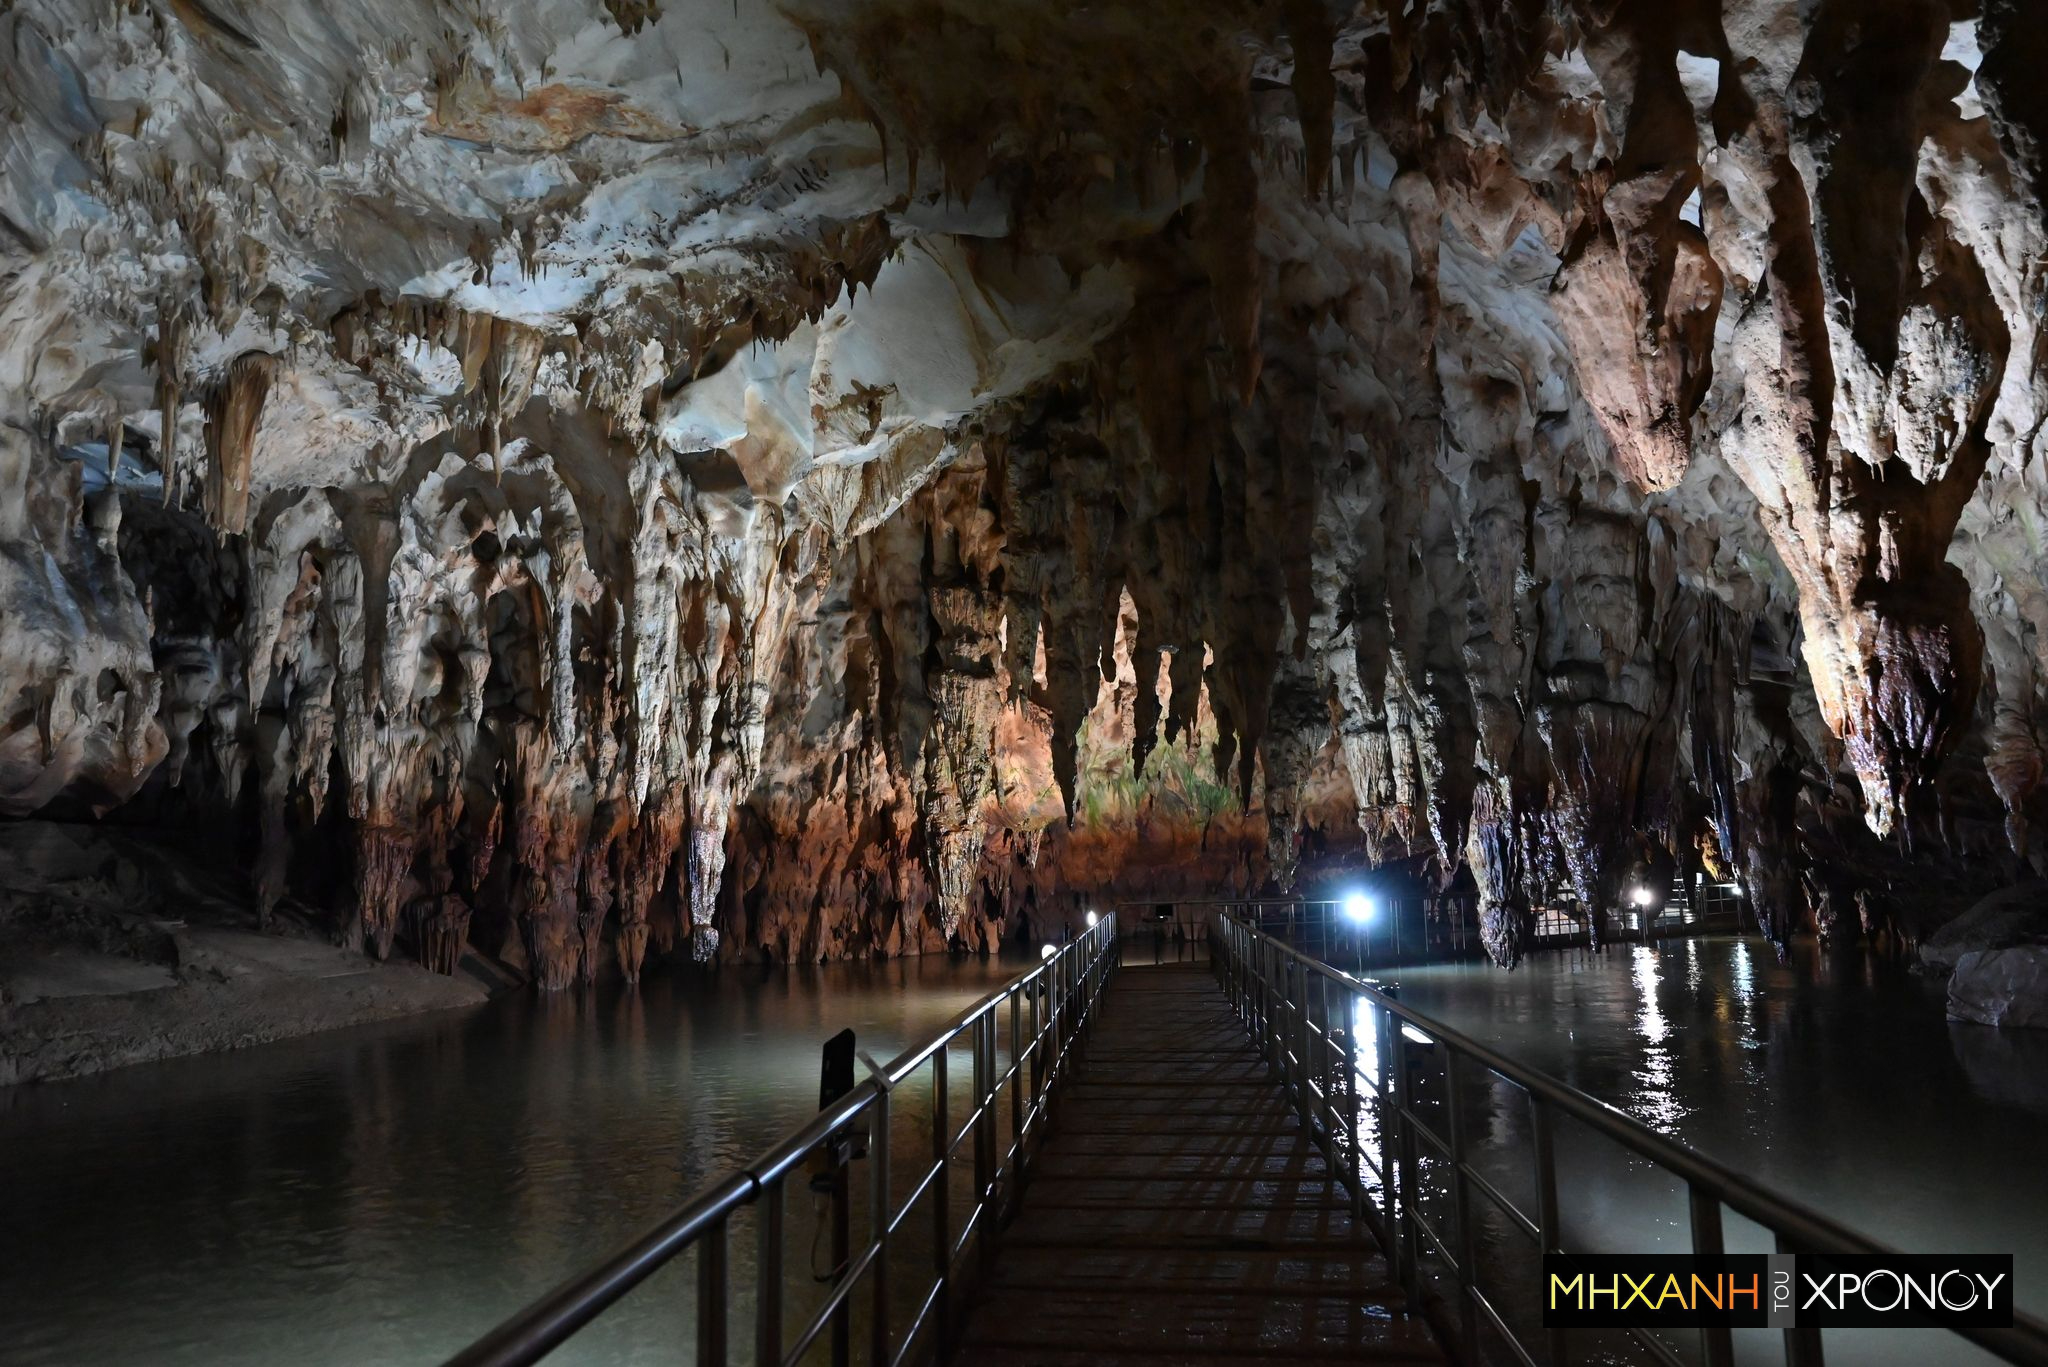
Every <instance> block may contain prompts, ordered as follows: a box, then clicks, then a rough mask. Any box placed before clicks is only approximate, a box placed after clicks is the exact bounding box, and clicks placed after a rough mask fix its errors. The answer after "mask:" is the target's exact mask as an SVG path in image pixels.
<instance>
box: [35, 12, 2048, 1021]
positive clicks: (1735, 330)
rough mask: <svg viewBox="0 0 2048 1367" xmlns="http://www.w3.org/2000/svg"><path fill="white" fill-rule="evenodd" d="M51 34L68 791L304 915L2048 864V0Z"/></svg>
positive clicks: (528, 915) (656, 952)
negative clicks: (2047, 819) (196, 842)
mask: <svg viewBox="0 0 2048 1367" xmlns="http://www.w3.org/2000/svg"><path fill="white" fill-rule="evenodd" d="M0 31H4V35H5V37H6V39H7V42H6V43H5V44H4V45H0V51H4V52H5V53H6V56H5V57H4V58H0V66H4V70H5V75H6V79H5V80H4V81H0V111H4V113H5V114H6V116H7V124H6V126H7V127H8V129H9V130H10V131H9V133H8V135H7V139H6V141H5V143H4V146H0V158H4V161H0V165H4V168H5V174H4V178H0V187H4V188H0V319H4V320H5V327H4V329H0V815H4V816H6V817H10V818H18V817H24V816H29V815H34V814H40V815H44V816H52V815H55V816H60V817H63V818H65V819H67V820H68V819H79V820H86V819H90V820H101V821H106V822H110V823H114V824H117V825H121V826H125V827H133V828H137V829H145V830H153V831H157V832H163V833H203V835H204V836H205V838H206V840H207V841H208V842H209V843H210V847H211V849H212V850H213V851H214V854H215V856H216V858H217V861H218V863H219V864H220V865H221V866H222V867H224V868H228V869H231V870H233V871H234V873H235V876H236V878H238V879H239V880H241V883H242V884H243V885H244V886H245V887H246V889H247V890H248V893H249V895H251V896H252V897H253V898H254V901H255V907H256V910H257V912H258V916H259V919H260V920H261V922H262V923H263V924H265V925H274V924H278V923H280V922H281V921H282V920H285V919H288V918H289V915H290V914H291V908H293V907H295V906H302V907H309V908H311V909H312V914H313V918H314V920H315V921H316V922H317V923H318V924H319V925H320V926H321V929H322V932H323V933H325V934H330V935H332V936H333V937H334V938H336V939H338V940H339V941H341V942H342V943H343V944H344V945H345V946H347V947H348V948H349V949H350V951H351V952H354V951H356V950H360V951H361V952H362V953H364V954H366V955H368V956H370V957H373V958H377V959H385V958H413V959H417V960H418V961H419V962H420V963H422V964H424V965H425V966H427V967H429V968H432V969H434V970H437V971H439V972H442V973H447V972H451V971H454V970H456V969H457V968H458V966H459V965H461V964H462V963H463V962H464V961H465V957H466V956H467V955H469V954H471V953H472V951H475V952H478V953H481V954H483V955H485V956H488V957H489V958H491V959H492V960H494V961H499V962H503V963H505V964H507V965H509V966H510V967H511V968H512V969H513V970H514V971H516V972H517V973H519V974H521V975H523V976H526V977H530V979H531V980H532V981H534V982H536V983H538V984H539V985H540V986H542V987H544V988H549V989H560V988H566V987H569V986H571V985H573V984H576V983H578V982H588V981H591V980H593V979H595V978H597V977H600V976H604V975H609V974H613V973H617V974H621V975H623V976H624V977H626V978H627V979H629V980H630V979H636V978H637V977H638V976H639V975H640V974H641V973H642V972H643V971H644V969H645V967H646V966H647V964H648V963H649V961H650V960H652V959H655V958H658V957H662V956H671V957H674V958H677V959H695V960H698V961H719V960H731V959H736V958H742V957H759V956H766V957H770V958H778V959H818V958H830V957H840V956H850V955H866V954H897V953H913V952H919V951H925V950H935V949H940V948H943V947H946V946H949V945H950V946H956V947H961V948H967V949H978V948H985V947H987V946H989V945H991V944H993V943H995V942H996V941H997V940H999V939H1000V938H1002V937H1006V936H1017V935H1027V936H1032V937H1039V936H1045V935H1049V934H1054V933H1056V932H1057V930H1058V928H1059V927H1060V926H1062V925H1069V924H1073V923H1074V922H1075V921H1076V918H1077V917H1078V915H1079V913H1080V911H1081V910H1082V908H1083V907H1084V906H1085V905H1101V904H1106V903H1108V902H1110V901H1112V900H1115V899H1118V898H1123V897H1130V898H1140V899H1142V898H1146V897H1153V896H1162V895H1168V894H1172V893H1182V892H1203V893H1210V894H1222V893H1241V892H1253V891H1261V890H1282V889H1286V888H1289V887H1295V886H1306V887H1311V888H1313V887H1318V886H1322V885H1326V884H1328V883H1330V882H1331V881H1332V880H1333V879H1335V878H1337V877H1338V876H1340V875H1341V874H1344V873H1345V872H1346V871H1351V870H1358V869H1363V868H1365V867H1368V866H1399V867H1400V868H1401V869H1402V870H1404V872H1405V873H1406V874H1407V875H1409V876H1413V877H1416V878H1419V879H1420V880H1422V881H1423V883H1424V884H1425V885H1426V886H1447V885H1449V883H1450V881H1451V880H1452V879H1453V878H1461V877H1463V876H1465V874H1464V873H1461V870H1464V871H1469V877H1470V879H1471V880H1472V882H1473V884H1474V885H1476V888H1477V890H1478V894H1479V897H1480V901H1481V917H1482V922H1483V924H1484V926H1485V932H1486V940H1487V944H1488V947H1489V950H1490V952H1491V953H1492V955H1493V956H1494V957H1495V958H1496V959H1497V960H1498V961H1499V962H1501V963H1504V964H1512V963H1513V962H1514V961H1515V960H1516V958H1517V957H1518V956H1519V954H1520V953H1521V952H1522V948H1523V945H1524V942H1525V940H1526V937H1527V934H1528V930H1529V926H1530V924H1531V918H1532V916H1533V914H1534V911H1535V909H1536V908H1537V907H1539V906H1552V907H1566V908H1568V909H1571V910H1572V911H1574V913H1575V914H1577V915H1579V916H1580V917H1582V918H1583V919H1584V920H1585V922H1586V923H1587V924H1588V926H1589V927H1590V928H1592V929H1593V930H1594V932H1595V934H1596V935H1599V934H1604V933H1605V928H1606V926H1607V924H1608V922H1609V920H1610V918H1611V915H1612V913H1614V912H1615V911H1617V910H1618V909H1619V908H1620V907H1621V906H1622V903H1623V899H1624V895H1625V892H1626V887H1627V882H1628V879H1629V878H1630V876H1631V874H1630V870H1631V869H1634V868H1639V867H1643V866H1646V861H1647V862H1648V863H1651V864H1655V865H1656V866H1658V867H1664V866H1665V865H1666V864H1670V865H1673V866H1675V867H1677V868H1678V869H1679V870H1680V871H1681V872H1682V873H1687V874H1690V873H1697V872H1702V871H1704V872H1708V873H1711V874H1713V875H1714V876H1716V877H1717V878H1727V879H1732V880H1735V881H1738V882H1739V883H1741V884H1742V886H1743V890H1744V893H1745V899H1744V904H1745V906H1747V907H1749V908H1751V909H1752V911H1751V913H1750V914H1751V915H1753V916H1754V918H1755V922H1756V924H1757V926H1758V927H1759V928H1760V929H1762V930H1763V931H1764V932H1765V933H1767V934H1769V935H1770V936H1772V937H1773V938H1774V939H1775V940H1777V941H1778V942H1779V943H1780V944H1781V945H1782V944H1784V943H1785V942H1786V941H1787V940H1788V939H1789V937H1790V936H1791V935H1793V934H1794V933H1795V932H1797V931H1799V930H1801V929H1804V928H1807V927H1811V928H1814V929H1816V930H1818V931H1819V932H1820V933H1821V934H1822V935H1824V936H1855V935H1868V936H1870V937H1871V938H1873V939H1875V940H1881V941H1883V942H1884V943H1886V944H1887V945H1891V946H1895V947H1896V946H1901V945H1904V944H1908V943H1911V942H1913V941H1916V940H1919V939H1920V938H1922V937H1923V936H1925V935H1926V934H1927V933H1929V932H1930V931H1932V930H1933V929H1934V928H1935V927H1936V926H1938V925H1939V924H1940V923H1941V922H1942V921H1944V920H1945V919H1947V918H1948V917H1950V916H1952V915H1953V914H1955V913H1956V912H1958V911H1960V910H1962V909H1963V908H1965V907H1967V906H1969V905H1970V904H1971V903H1972V902H1974V901H1975V900H1976V899H1977V898H1979V897H1980V896H1982V895H1983V894H1984V893H1986V892H1987V891H1990V890H1991V889H1993V888H1995V887H1997V886H1999V885H2001V884H2004V883H2008V882H2010V881H2012V880H2013V879H2014V878H2015V877H2017V876H2019V875H2020V874H2021V873H2023V872H2026V871H2032V873H2034V874H2035V875H2039V874H2041V873H2043V872H2048V868H2044V866H2043V863H2042V860H2043V858H2044V849H2048V847H2044V846H2043V844H2042V834H2041V832H2042V823H2041V817H2042V815H2043V812H2042V804H2043V802H2044V801H2048V795H2044V793H2043V791H2042V784H2041V778H2042V772H2043V769H2042V753H2043V752H2042V742H2041V737H2040V734H2039V726H2038V722H2037V718H2038V717H2039V716H2040V715H2041V699H2042V696H2043V688H2044V683H2043V667H2044V656H2043V654H2042V647H2041V636H2042V627H2043V626H2044V625H2048V581H2044V578H2043V571H2042V568H2041V567H2042V565H2043V564H2044V563H2048V561H2044V558H2043V556H2042V554H2041V546H2040V541H2041V528H2042V526H2043V525H2044V524H2048V508H2044V502H2043V488H2042V479H2043V476H2042V469H2043V466H2042V460H2041V453H2040V451H2039V449H2038V448H2039V442H2040V437H2039V433H2040V430H2041V427H2042V414H2043V412H2044V411H2048V409H2044V401H2043V393H2044V391H2043V387H2042V381H2041V379H2040V370H2041V367H2040V360H2041V355H2042V347H2043V345H2044V342H2043V333H2042V330H2041V328H2040V326H2039V320H2040V318H2041V317H2042V316H2044V311H2048V309H2044V306H2048V280H2044V276H2043V267H2042V265H2041V263H2042V262H2043V261H2044V260H2048V246H2044V241H2043V239H2044V236H2048V225H2044V222H2043V216H2042V210H2041V193H2042V188H2041V186H2042V182H2041V177H2042V174H2043V167H2042V165H2041V151H2040V149H2041V146H2042V136H2043V133H2044V129H2048V110H2044V109H2043V108H2042V107H2041V100H2040V97H2039V96H2038V94H2037V93H2036V90H2037V87H2038V86H2039V82H2038V80H2036V79H2035V78H2034V76H2033V74H2032V73H2033V72H2034V70H2035V67H2036V65H2037V62H2036V59H2037V58H2038V57H2039V56H2040V55H2041V54H2042V53H2043V51H2044V49H2048V18H2044V16H2043V15H2042V14H2040V13H2039V12H2038V10H2037V7H2035V6H2031V5H2027V4H2024V3H2020V0H1984V3H1982V4H1968V5H1964V4H1954V5H1950V4H1944V3H1939V2H1938V0H1914V2H1913V3H1906V4H1897V5H1887V6H1874V7H1873V6H1856V5H1850V4H1847V3H1828V4H1822V5H1819V6H1814V5H1810V4H1799V3H1794V0H1723V2H1722V3H1714V0H1697V2H1690V3H1680V4H1673V5H1666V6H1654V7H1647V8H1646V7H1640V6H1636V7H1628V6H1624V7H1619V8H1617V7H1614V6H1607V5H1597V4H1591V3H1584V0H1532V3H1517V4H1513V5H1507V6H1502V5H1499V4H1496V3H1476V2H1475V3H1468V2H1467V0H1438V3H1434V4H1430V5H1426V6H1413V5H1394V4H1387V5H1382V4H1379V3H1373V2H1368V3H1362V4H1357V5H1332V4H1327V3H1322V0H1305V2H1304V3H1288V4H1283V5H1280V6H1254V5H1248V4H1240V3H1236V2H1235V0H1173V3H1171V4H1167V5H1164V6H1156V5H1155V6H1145V7H1137V6H1108V7H1102V6H1096V7H1090V8H1085V9H1079V10H1077V9H1074V8H1072V7H1069V6H1065V5H1060V4H1053V3H1031V2H1029V0H1027V2H1025V3H1019V4H1012V5H1004V6H998V7H989V6H973V5H965V4H957V3H951V2H950V0H805V3H801V4H797V5H794V6H791V7H788V9H787V10H786V11H783V10H775V9H771V8H768V7H760V6H753V5H741V6H738V7H734V6H731V5H728V4H726V3H724V0H717V2H716V3H711V2H710V0H704V2H703V3H697V2H696V0H692V2H691V3H674V0H668V2H665V3H633V4H619V3H607V4H599V3H596V2H595V0H518V2H517V3H513V4H511V5H509V6H499V7H495V8H493V9H491V10H490V12H489V13H484V12H482V11H478V10H476V9H475V8H474V7H465V6H459V5H453V4H442V3H430V4H423V5H414V6H410V7H395V6H391V5H388V4H382V3H378V0H338V2H336V3H322V4H319V5H314V4H311V3H310V0H283V2H282V3H278V4H271V5H263V6H256V5H250V4H244V3H239V0H219V2H218V3H209V4H207V5H185V4H179V5H170V4H159V3H148V2H145V3H139V4H121V5H88V6H84V7H80V6H78V5H75V4H69V3H58V0H24V2H23V3H21V4H19V5H16V6H15V7H13V8H12V9H10V10H9V11H8V13H7V14H6V15H4V16H0ZM1653 856H1654V857H1653ZM1660 861H1661V862H1660Z"/></svg>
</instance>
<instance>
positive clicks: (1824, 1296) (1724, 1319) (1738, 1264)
mask: <svg viewBox="0 0 2048 1367" xmlns="http://www.w3.org/2000/svg"><path fill="white" fill-rule="evenodd" d="M1539 1292H1540V1295H1539V1300H1538V1303H1539V1304H1540V1305H1542V1307H1543V1326H1544V1328H1546V1329H1602V1328H1605V1329H1623V1328H1637V1329H1655V1328H1672V1329H1684V1328H1697V1327H1700V1326H1702V1325H1710V1324H1725V1325H1728V1326H1730V1327H1733V1328H1742V1327H1757V1328H1770V1329H1789V1328H1793V1327H1795V1326H1797V1327H1801V1328H1806V1327H1812V1328H1822V1329H1826V1328H1843V1329H1871V1328H1900V1329H1910V1328H1929V1327H1933V1328H1956V1327H1959V1326H1974V1327H1978V1328H2009V1327H2011V1325H2012V1312H2013V1285H2012V1255H2011V1254H2010V1253H1959V1254H1936V1253H1916V1254H1888V1255H1864V1254H1832V1253H1822V1254H1813V1253H1800V1254H1763V1253H1756V1254H1744V1253H1731V1254H1727V1255H1725V1256H1722V1257H1718V1258H1696V1257H1688V1256H1683V1255H1669V1254H1645V1255H1642V1256H1634V1255H1629V1254H1560V1253H1552V1254H1546V1255H1545V1256H1544V1259H1543V1285H1542V1286H1541V1287H1540V1288H1539ZM1717 1301H1718V1304H1717V1303H1716V1302H1717Z"/></svg>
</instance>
